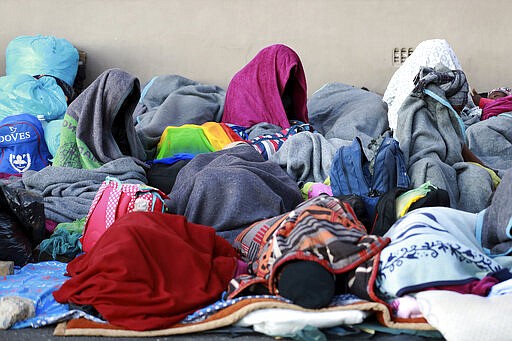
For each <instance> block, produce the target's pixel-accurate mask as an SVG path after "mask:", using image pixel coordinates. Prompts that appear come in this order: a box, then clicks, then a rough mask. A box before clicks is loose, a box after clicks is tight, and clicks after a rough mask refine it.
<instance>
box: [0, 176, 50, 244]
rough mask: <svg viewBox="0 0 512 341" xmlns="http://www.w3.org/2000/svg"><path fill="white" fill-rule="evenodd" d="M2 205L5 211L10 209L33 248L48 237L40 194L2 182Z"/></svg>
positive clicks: (0, 198)
mask: <svg viewBox="0 0 512 341" xmlns="http://www.w3.org/2000/svg"><path fill="white" fill-rule="evenodd" d="M0 205H2V207H3V208H4V210H6V209H7V207H8V208H10V210H11V213H13V214H14V216H15V217H16V218H17V219H18V222H19V224H20V227H22V228H23V229H24V231H25V234H26V235H27V237H28V238H29V240H30V242H31V245H32V247H33V248H34V247H36V246H37V245H38V244H39V243H40V242H41V241H42V240H43V239H44V238H46V237H47V236H46V234H47V232H46V216H45V214H44V200H43V197H42V196H41V195H40V194H38V193H36V192H34V191H30V190H27V189H25V188H24V187H17V186H15V185H10V186H9V185H7V184H6V183H1V182H0Z"/></svg>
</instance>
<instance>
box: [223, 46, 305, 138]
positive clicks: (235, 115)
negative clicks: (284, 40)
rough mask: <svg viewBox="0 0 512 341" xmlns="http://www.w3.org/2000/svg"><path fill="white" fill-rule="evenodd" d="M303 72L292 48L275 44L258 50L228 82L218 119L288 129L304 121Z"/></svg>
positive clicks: (243, 124) (247, 125)
mask: <svg viewBox="0 0 512 341" xmlns="http://www.w3.org/2000/svg"><path fill="white" fill-rule="evenodd" d="M306 100H307V86H306V75H305V73H304V69H303V68H302V63H301V61H300V58H299V56H298V55H297V53H295V51H293V50H292V49H291V48H289V47H288V46H285V45H281V44H276V45H271V46H268V47H266V48H264V49H262V50H261V51H260V52H259V53H258V54H257V55H256V56H255V57H254V58H253V59H252V60H251V61H250V62H249V63H248V64H247V65H246V66H244V67H243V68H242V69H241V70H240V71H238V72H237V73H236V74H235V75H234V76H233V78H232V79H231V81H230V82H229V85H228V89H227V91H226V103H225V105H224V113H223V115H222V122H226V123H233V124H237V125H240V126H244V127H246V128H248V127H251V126H253V125H255V124H257V123H261V122H267V123H272V124H276V125H278V126H280V127H281V128H283V129H284V128H289V127H290V122H289V121H290V120H298V121H301V122H305V123H308V115H307V107H306Z"/></svg>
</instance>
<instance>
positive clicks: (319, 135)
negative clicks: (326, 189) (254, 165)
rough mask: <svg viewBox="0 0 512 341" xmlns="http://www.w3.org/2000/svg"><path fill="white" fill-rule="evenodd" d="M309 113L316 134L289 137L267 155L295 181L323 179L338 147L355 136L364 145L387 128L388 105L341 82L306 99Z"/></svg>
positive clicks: (324, 87)
mask: <svg viewBox="0 0 512 341" xmlns="http://www.w3.org/2000/svg"><path fill="white" fill-rule="evenodd" d="M308 113H309V114H308V115H309V122H310V124H311V125H312V126H313V128H314V129H315V133H310V132H301V133H298V134H296V135H293V136H291V137H290V138H289V139H288V140H286V141H285V142H284V143H283V145H282V146H281V148H280V149H279V150H278V151H277V152H276V153H275V154H273V155H272V156H271V157H270V158H269V160H271V161H273V162H275V163H277V164H279V165H280V166H281V168H283V169H284V170H286V172H287V173H288V175H289V176H290V177H291V178H293V179H294V180H295V181H297V182H308V181H313V182H323V181H324V180H325V179H326V178H327V177H328V176H329V170H330V167H331V161H332V158H333V157H334V154H335V153H336V151H337V150H338V149H339V148H340V147H341V146H346V145H349V144H350V143H351V142H352V140H353V139H354V138H355V137H356V136H359V137H360V138H361V140H362V141H363V145H364V146H367V145H368V144H369V143H370V141H371V140H372V139H373V138H375V137H378V136H380V135H381V134H383V133H384V132H385V131H386V130H387V129H388V128H389V127H388V117H387V105H386V103H385V102H383V101H382V98H381V97H380V96H379V95H377V94H375V93H372V92H369V91H366V90H362V89H359V88H355V87H353V86H350V85H346V84H343V83H329V84H326V85H324V86H323V87H322V88H321V89H319V90H318V91H316V92H315V93H314V94H313V95H312V96H311V98H310V99H309V101H308Z"/></svg>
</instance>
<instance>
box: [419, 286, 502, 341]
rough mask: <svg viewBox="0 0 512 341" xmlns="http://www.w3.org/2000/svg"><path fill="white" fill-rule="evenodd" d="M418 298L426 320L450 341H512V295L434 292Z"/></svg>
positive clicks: (420, 293) (425, 292)
mask: <svg viewBox="0 0 512 341" xmlns="http://www.w3.org/2000/svg"><path fill="white" fill-rule="evenodd" d="M415 296H416V299H417V300H418V305H419V307H420V310H421V312H422V314H423V316H424V317H425V319H426V320H427V321H428V323H429V324H430V325H432V326H433V327H434V328H436V329H438V330H439V331H440V332H441V334H443V336H444V337H445V338H446V339H447V340H454V341H455V340H456V341H464V340H471V341H474V340H478V341H483V340H492V341H500V340H512V295H502V296H493V297H482V296H477V295H463V294H459V293H457V292H453V291H442V290H432V291H422V292H419V293H417V294H416V295H415Z"/></svg>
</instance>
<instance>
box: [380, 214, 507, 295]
mask: <svg viewBox="0 0 512 341" xmlns="http://www.w3.org/2000/svg"><path fill="white" fill-rule="evenodd" d="M476 220H477V214H473V213H468V212H464V211H460V210H455V209H452V208H448V207H429V208H422V209H417V210H414V211H411V212H410V213H408V214H407V215H405V216H404V217H403V218H402V219H400V220H398V221H397V222H396V223H395V224H394V225H393V226H392V227H391V229H389V231H388V232H387V233H386V234H385V235H384V236H385V237H389V238H391V243H390V244H389V245H388V246H387V247H385V248H384V249H383V250H382V253H381V256H380V262H379V272H378V275H377V280H376V286H377V288H378V289H379V291H380V292H381V293H383V294H384V295H386V296H388V297H390V298H393V297H397V296H402V295H404V294H407V293H411V292H416V291H420V290H422V289H425V288H429V287H433V286H438V285H457V284H465V283H467V282H469V281H472V280H476V279H481V278H483V277H484V276H485V275H487V274H489V273H492V272H496V271H498V270H501V269H502V266H501V265H500V264H499V263H497V262H496V261H494V260H493V259H492V258H490V257H488V256H487V255H486V254H485V253H484V251H483V250H482V247H481V246H480V243H479V242H478V241H477V239H476V237H475V227H476Z"/></svg>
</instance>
